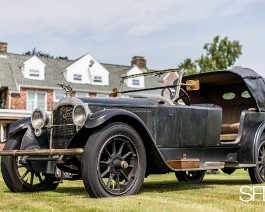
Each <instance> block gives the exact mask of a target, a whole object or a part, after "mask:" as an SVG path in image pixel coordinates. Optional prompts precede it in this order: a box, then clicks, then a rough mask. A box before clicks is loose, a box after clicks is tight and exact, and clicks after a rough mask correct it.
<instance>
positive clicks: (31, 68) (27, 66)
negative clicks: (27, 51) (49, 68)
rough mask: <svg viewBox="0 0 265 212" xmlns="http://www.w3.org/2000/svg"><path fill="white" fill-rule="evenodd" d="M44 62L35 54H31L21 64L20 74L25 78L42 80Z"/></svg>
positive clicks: (43, 76)
mask: <svg viewBox="0 0 265 212" xmlns="http://www.w3.org/2000/svg"><path fill="white" fill-rule="evenodd" d="M45 66H46V65H45V63H44V62H42V61H41V60H40V59H39V58H38V57H37V56H33V57H31V58H30V59H28V60H26V61H25V62H24V63H23V64H22V65H21V66H20V68H21V71H22V74H23V75H24V77H25V78H27V79H35V80H44V78H45Z"/></svg>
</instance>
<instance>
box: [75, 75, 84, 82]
mask: <svg viewBox="0 0 265 212" xmlns="http://www.w3.org/2000/svg"><path fill="white" fill-rule="evenodd" d="M73 81H75V82H82V81H83V75H82V74H73Z"/></svg>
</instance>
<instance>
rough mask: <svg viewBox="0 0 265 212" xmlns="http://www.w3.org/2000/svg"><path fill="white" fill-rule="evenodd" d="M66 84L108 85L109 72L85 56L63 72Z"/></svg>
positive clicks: (87, 55)
mask: <svg viewBox="0 0 265 212" xmlns="http://www.w3.org/2000/svg"><path fill="white" fill-rule="evenodd" d="M63 75H64V77H65V79H66V80H67V81H68V82H73V83H89V84H94V85H109V72H108V71H107V69H105V68H104V67H103V66H102V65H101V64H100V63H99V62H98V61H97V60H96V59H95V58H94V57H92V56H91V55H90V54H85V55H84V56H83V57H81V58H79V59H77V60H76V61H75V62H74V63H72V64H71V65H70V66H68V67H66V69H65V70H63Z"/></svg>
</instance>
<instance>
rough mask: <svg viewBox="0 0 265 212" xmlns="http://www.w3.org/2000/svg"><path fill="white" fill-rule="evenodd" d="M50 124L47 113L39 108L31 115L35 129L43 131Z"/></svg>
mask: <svg viewBox="0 0 265 212" xmlns="http://www.w3.org/2000/svg"><path fill="white" fill-rule="evenodd" d="M48 122H49V117H48V115H47V113H46V112H45V111H43V110H41V109H39V108H37V109H35V110H34V111H33V112H32V114H31V124H32V126H33V128H34V129H41V128H43V127H45V126H46V125H47V124H48Z"/></svg>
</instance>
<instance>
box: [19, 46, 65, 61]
mask: <svg viewBox="0 0 265 212" xmlns="http://www.w3.org/2000/svg"><path fill="white" fill-rule="evenodd" d="M24 54H25V55H29V56H38V57H46V58H50V59H53V58H56V59H64V60H68V57H62V56H58V57H54V56H51V55H50V54H49V53H45V52H43V51H37V49H36V48H35V47H34V48H33V50H32V51H27V52H25V53H24Z"/></svg>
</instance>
